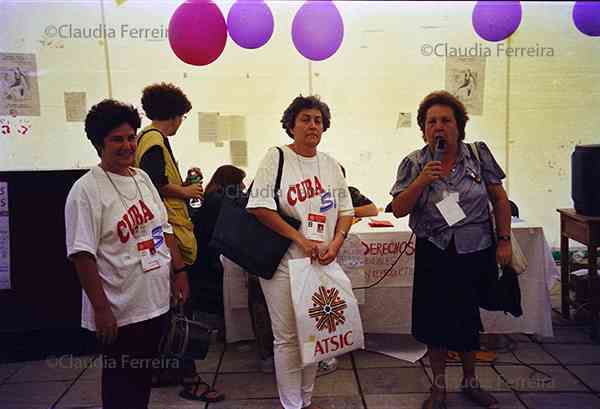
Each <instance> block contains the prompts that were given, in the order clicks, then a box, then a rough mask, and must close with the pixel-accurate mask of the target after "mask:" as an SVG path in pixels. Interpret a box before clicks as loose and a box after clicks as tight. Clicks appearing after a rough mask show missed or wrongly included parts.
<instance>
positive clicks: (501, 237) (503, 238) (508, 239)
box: [498, 235, 510, 241]
mask: <svg viewBox="0 0 600 409" xmlns="http://www.w3.org/2000/svg"><path fill="white" fill-rule="evenodd" d="M498 240H504V241H510V235H508V236H501V235H500V236H498Z"/></svg>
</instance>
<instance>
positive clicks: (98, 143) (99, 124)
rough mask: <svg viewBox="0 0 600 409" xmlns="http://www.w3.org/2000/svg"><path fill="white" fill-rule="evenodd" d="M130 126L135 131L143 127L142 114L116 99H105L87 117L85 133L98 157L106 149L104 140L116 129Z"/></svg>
mask: <svg viewBox="0 0 600 409" xmlns="http://www.w3.org/2000/svg"><path fill="white" fill-rule="evenodd" d="M125 123H127V124H129V125H130V126H131V127H132V128H133V130H134V131H136V132H137V129H138V128H139V127H140V125H141V120H140V114H139V113H138V111H137V109H135V108H134V107H133V105H130V104H126V103H124V102H120V101H116V100H114V99H105V100H103V101H101V102H99V103H97V104H96V105H94V106H93V107H92V108H91V109H90V111H89V112H88V113H87V116H86V117H85V133H86V135H87V138H88V139H89V140H90V142H92V145H94V148H95V149H96V152H98V156H101V150H100V148H102V147H104V138H106V136H107V135H108V134H109V133H110V132H111V131H112V130H113V129H115V128H118V127H119V126H121V125H123V124H125Z"/></svg>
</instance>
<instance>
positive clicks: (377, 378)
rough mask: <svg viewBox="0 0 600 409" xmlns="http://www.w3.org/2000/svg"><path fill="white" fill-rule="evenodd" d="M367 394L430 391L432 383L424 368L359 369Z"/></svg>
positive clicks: (361, 382)
mask: <svg viewBox="0 0 600 409" xmlns="http://www.w3.org/2000/svg"><path fill="white" fill-rule="evenodd" d="M357 372H358V378H359V381H360V384H361V386H362V390H363V393H364V394H365V395H377V394H399V393H408V392H413V393H419V392H428V391H429V388H430V387H431V383H430V381H429V378H427V375H425V372H424V371H423V369H422V368H378V369H357Z"/></svg>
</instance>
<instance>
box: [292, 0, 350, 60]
mask: <svg viewBox="0 0 600 409" xmlns="http://www.w3.org/2000/svg"><path fill="white" fill-rule="evenodd" d="M343 39H344V21H343V20H342V16H341V15H340V12H339V11H338V9H337V7H335V4H333V2H331V1H307V2H306V3H304V4H303V5H302V7H300V10H298V12H297V13H296V16H294V21H293V23H292V41H293V42H294V46H295V47H296V49H297V50H298V51H299V52H300V54H302V55H303V56H305V57H306V58H308V59H309V60H313V61H321V60H325V59H327V58H329V57H331V56H332V55H333V54H334V53H335V52H336V51H337V50H338V48H340V45H341V44H342V40H343Z"/></svg>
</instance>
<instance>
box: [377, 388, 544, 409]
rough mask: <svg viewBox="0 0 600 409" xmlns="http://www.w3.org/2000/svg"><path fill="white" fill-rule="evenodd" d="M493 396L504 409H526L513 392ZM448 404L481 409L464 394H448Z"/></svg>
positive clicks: (456, 406) (463, 408) (468, 408)
mask: <svg viewBox="0 0 600 409" xmlns="http://www.w3.org/2000/svg"><path fill="white" fill-rule="evenodd" d="M493 395H494V398H496V400H497V401H498V403H499V406H500V408H502V409H525V406H523V404H522V403H521V402H520V401H519V399H518V398H517V396H516V395H515V394H514V393H512V392H494V393H493ZM446 402H448V407H449V408H461V409H481V406H479V405H477V404H476V403H473V402H471V401H470V400H469V398H467V397H466V396H465V394H464V393H448V395H447V396H446ZM369 409H370V408H369ZM540 409H542V408H540Z"/></svg>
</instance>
